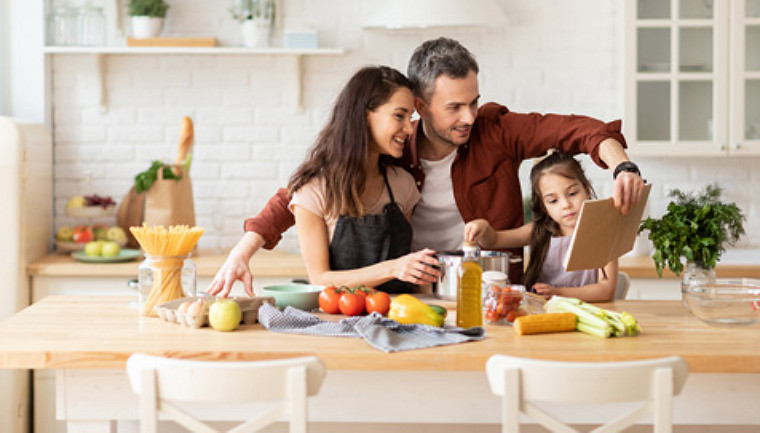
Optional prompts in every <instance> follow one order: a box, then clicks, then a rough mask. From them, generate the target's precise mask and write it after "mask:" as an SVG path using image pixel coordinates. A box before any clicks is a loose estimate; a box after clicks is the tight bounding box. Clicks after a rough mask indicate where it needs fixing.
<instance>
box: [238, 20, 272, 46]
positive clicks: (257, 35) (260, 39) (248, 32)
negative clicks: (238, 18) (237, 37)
mask: <svg viewBox="0 0 760 433" xmlns="http://www.w3.org/2000/svg"><path fill="white" fill-rule="evenodd" d="M240 32H241V34H242V36H243V45H245V46H246V47H248V48H268V47H269V46H270V39H271V37H272V23H271V22H270V21H269V20H245V21H243V22H242V24H241V25H240Z"/></svg>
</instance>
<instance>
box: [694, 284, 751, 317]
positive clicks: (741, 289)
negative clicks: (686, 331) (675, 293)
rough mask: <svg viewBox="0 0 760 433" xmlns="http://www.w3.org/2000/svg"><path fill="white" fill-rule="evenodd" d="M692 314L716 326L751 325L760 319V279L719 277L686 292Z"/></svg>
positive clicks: (695, 285) (696, 285)
mask: <svg viewBox="0 0 760 433" xmlns="http://www.w3.org/2000/svg"><path fill="white" fill-rule="evenodd" d="M684 295H685V297H686V302H687V303H688V304H689V308H690V309H691V312H692V314H694V315H695V316H697V318H699V319H700V320H702V321H703V322H705V323H707V324H708V325H713V326H732V325H752V324H754V323H756V322H757V321H758V320H759V319H760V280H757V279H750V278H739V279H721V278H719V279H717V280H716V281H715V282H714V283H697V284H694V285H692V286H689V287H688V288H687V289H686V292H685V293H684Z"/></svg>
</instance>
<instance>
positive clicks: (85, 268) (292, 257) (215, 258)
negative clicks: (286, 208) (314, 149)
mask: <svg viewBox="0 0 760 433" xmlns="http://www.w3.org/2000/svg"><path fill="white" fill-rule="evenodd" d="M192 259H193V262H195V266H196V268H197V275H198V276H199V277H213V276H214V275H216V272H217V271H218V270H219V268H221V267H222V264H224V261H225V260H226V259H227V253H214V252H209V251H200V252H199V253H198V254H197V255H194V256H193V257H192ZM141 260H142V258H140V259H138V260H135V261H131V262H126V263H83V262H79V261H77V260H74V259H73V258H72V257H71V256H70V255H68V254H57V253H52V254H48V255H47V256H45V257H43V258H41V259H40V260H38V261H36V262H33V263H31V264H29V266H27V274H28V275H30V276H33V277H34V276H53V277H95V278H98V277H126V278H129V277H136V276H137V267H138V266H140V262H141ZM251 272H253V275H254V277H256V276H259V277H294V278H295V277H304V276H306V275H307V273H306V267H305V266H304V264H303V259H301V255H300V254H293V253H286V252H282V251H278V250H273V251H269V250H263V249H262V250H260V251H259V252H257V253H256V254H255V255H254V256H253V259H252V260H251Z"/></svg>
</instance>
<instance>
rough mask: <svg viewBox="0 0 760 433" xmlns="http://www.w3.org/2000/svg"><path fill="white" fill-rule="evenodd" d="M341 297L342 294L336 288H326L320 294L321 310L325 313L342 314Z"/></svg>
mask: <svg viewBox="0 0 760 433" xmlns="http://www.w3.org/2000/svg"><path fill="white" fill-rule="evenodd" d="M340 296H341V295H340V292H339V291H338V289H337V288H336V287H335V286H329V287H326V288H325V289H324V290H322V291H321V292H320V293H319V308H321V309H322V311H324V312H325V313H329V314H338V313H339V312H340V308H339V307H338V302H339V301H340Z"/></svg>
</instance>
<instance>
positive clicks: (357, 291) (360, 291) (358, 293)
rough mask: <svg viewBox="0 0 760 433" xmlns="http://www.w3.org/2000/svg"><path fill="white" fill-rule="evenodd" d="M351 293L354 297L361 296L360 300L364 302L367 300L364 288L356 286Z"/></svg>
mask: <svg viewBox="0 0 760 433" xmlns="http://www.w3.org/2000/svg"><path fill="white" fill-rule="evenodd" d="M351 293H353V294H354V295H356V296H361V298H362V300H363V301H365V300H366V299H367V291H366V290H365V288H364V286H358V287H355V288H354V289H353V290H352V291H351Z"/></svg>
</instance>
